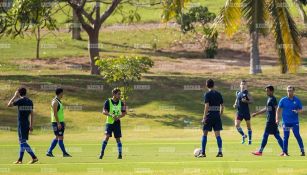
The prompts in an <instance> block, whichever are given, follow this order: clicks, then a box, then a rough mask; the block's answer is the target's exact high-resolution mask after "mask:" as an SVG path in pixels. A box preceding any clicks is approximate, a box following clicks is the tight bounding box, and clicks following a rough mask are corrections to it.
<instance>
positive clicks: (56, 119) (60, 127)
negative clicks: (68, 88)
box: [52, 100, 62, 129]
mask: <svg viewBox="0 0 307 175" xmlns="http://www.w3.org/2000/svg"><path fill="white" fill-rule="evenodd" d="M58 106H59V103H58V102H57V101H56V100H53V101H52V109H53V115H54V118H55V121H56V123H57V125H58V128H59V129H62V125H61V123H60V121H59V117H58Z"/></svg>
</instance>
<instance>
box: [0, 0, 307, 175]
mask: <svg viewBox="0 0 307 175" xmlns="http://www.w3.org/2000/svg"><path fill="white" fill-rule="evenodd" d="M193 2H194V1H193ZM198 2H199V1H195V2H194V3H195V4H194V5H197V4H198ZM223 3H224V1H223V0H217V1H212V0H208V1H201V2H200V3H199V4H204V5H207V6H208V7H209V9H210V10H212V11H213V12H218V10H219V8H220V7H222V6H223ZM192 5H193V4H192ZM132 8H134V7H131V6H129V5H127V7H126V10H129V9H132ZM291 10H292V11H293V12H294V15H295V17H296V20H297V21H299V20H300V19H299V18H298V14H297V12H296V11H295V10H294V6H291ZM65 11H66V12H69V9H65ZM139 12H140V13H141V16H142V20H141V21H140V22H139V23H140V24H138V25H140V27H142V26H141V25H142V24H143V25H146V24H144V23H154V24H156V25H164V24H160V23H157V22H159V21H160V13H161V9H160V8H159V7H157V8H156V9H151V8H149V7H140V8H139ZM153 14H155V15H153ZM56 18H57V19H58V21H59V22H60V23H61V25H62V26H61V27H62V29H63V28H65V26H67V24H66V23H65V22H66V21H67V17H65V15H64V14H58V15H57V16H56ZM120 20H121V17H120V16H119V15H118V14H115V15H113V16H112V17H111V18H109V19H108V20H107V21H106V24H105V25H108V26H110V27H111V28H106V29H103V30H102V31H101V34H100V36H99V37H100V38H99V39H100V44H101V48H100V49H101V50H100V51H101V52H100V55H101V56H102V57H109V56H118V55H143V56H149V57H150V58H151V59H153V60H154V62H155V64H156V65H155V66H154V67H153V68H152V69H150V71H149V72H148V73H146V74H144V75H143V78H142V79H141V80H140V81H138V82H136V83H135V84H134V85H135V88H134V91H133V93H132V94H131V97H130V98H129V101H128V115H127V116H126V117H125V118H123V119H122V129H123V138H122V142H123V160H117V148H116V142H115V140H114V138H111V139H110V141H109V144H108V146H107V149H106V153H105V157H104V159H103V160H99V159H98V154H99V152H100V149H101V142H102V139H103V137H104V124H105V117H104V116H103V115H102V114H101V111H102V107H103V103H104V101H105V100H106V99H107V98H109V97H110V92H111V89H112V88H113V87H115V86H116V85H114V84H108V83H106V82H105V80H104V79H103V78H102V77H101V76H93V75H89V67H88V61H89V60H88V51H87V36H86V34H85V33H84V32H82V38H83V40H82V41H73V40H71V39H70V35H71V34H70V33H67V32H64V31H63V30H61V31H60V32H56V33H55V35H52V34H49V35H47V36H46V38H44V39H43V40H42V44H45V46H46V47H44V48H41V58H42V59H40V60H37V59H35V39H34V36H26V37H25V38H23V39H22V38H16V39H11V38H8V37H4V38H1V39H0V46H1V47H0V99H1V105H0V153H1V154H0V174H29V175H30V174H67V175H73V174H106V175H107V174H112V175H118V174H120V175H121V174H123V175H125V174H129V175H131V174H136V175H138V174H157V175H170V174H176V175H178V174H206V175H207V174H208V175H216V174H223V175H224V174H252V175H254V174H255V175H256V174H261V175H264V174H291V175H292V174H302V175H303V174H307V167H306V165H307V159H306V157H300V156H299V154H300V152H299V148H298V145H297V142H296V140H295V139H294V136H293V134H291V135H290V140H289V154H290V157H280V156H278V155H279V153H280V152H281V150H280V148H279V147H278V144H277V142H276V141H275V138H274V137H273V136H270V138H269V142H268V144H267V147H266V148H265V150H264V155H263V156H262V157H255V156H253V155H252V154H251V152H252V151H255V150H257V149H258V147H259V145H260V142H261V139H262V134H263V130H264V126H265V116H264V115H261V116H257V117H256V118H253V119H252V127H253V144H252V145H247V144H245V145H242V144H241V137H240V135H239V134H238V133H237V131H236V129H235V128H234V121H233V119H234V117H235V110H234V109H233V108H232V105H233V102H234V98H235V92H236V90H238V88H239V86H238V84H239V82H240V80H241V79H246V80H247V81H248V83H249V90H250V92H251V93H252V95H253V97H254V99H255V103H254V104H252V105H251V107H250V109H251V111H255V110H258V109H260V108H262V107H263V106H264V105H265V103H266V96H265V91H264V89H263V87H264V86H266V85H267V84H272V85H274V86H275V89H276V93H275V95H276V97H277V98H278V99H280V98H281V97H283V96H285V93H286V91H285V87H286V86H287V85H288V84H292V85H294V86H296V87H297V91H296V94H297V95H298V96H299V97H300V99H301V100H302V102H303V105H304V106H306V104H307V85H306V81H307V78H306V77H307V69H306V65H307V64H306V63H307V59H306V58H307V52H306V51H305V50H307V49H306V44H305V45H303V46H302V51H303V54H302V57H303V58H304V59H303V66H305V67H302V68H301V69H300V70H299V72H298V74H285V75H282V74H280V73H279V67H278V66H277V64H272V65H271V64H265V61H266V60H265V58H266V57H261V62H262V64H263V73H262V74H259V75H254V76H252V75H249V74H248V71H249V67H248V65H246V64H244V63H245V62H246V59H247V60H248V53H247V52H246V51H240V52H239V51H236V50H233V48H231V46H232V45H231V44H236V43H239V44H240V43H241V42H236V41H237V40H238V38H241V40H245V39H246V38H244V31H241V32H239V34H238V38H236V37H235V38H234V39H233V40H229V42H230V44H229V46H225V45H223V44H224V43H219V44H221V45H222V46H223V47H219V53H221V54H220V55H218V57H217V58H216V59H212V60H211V59H205V58H203V56H202V55H203V53H202V51H201V50H189V49H186V50H185V49H178V48H179V46H178V45H180V44H182V45H185V44H187V45H191V44H192V45H193V44H194V42H193V34H187V35H183V34H182V33H180V31H179V29H178V28H174V27H162V28H148V27H147V28H146V27H145V29H137V28H133V27H131V26H130V27H129V26H128V27H126V28H125V27H123V28H120V27H118V26H113V27H115V28H116V27H117V28H116V29H114V28H113V29H114V30H113V29H112V25H114V24H118V23H120ZM243 30H244V29H243ZM242 38H243V39H242ZM239 40H240V39H239ZM261 40H262V41H264V40H268V39H267V38H261ZM302 40H304V39H302ZM304 41H305V40H304ZM178 43H179V44H178ZM267 43H269V46H270V42H269V41H267ZM304 43H306V41H305V42H304ZM264 44H266V43H264ZM140 45H141V46H144V48H139V47H137V46H140ZM153 45H156V46H157V47H156V49H154V48H152V47H151V46H153ZM174 48H175V49H174ZM266 51H267V50H266V48H265V49H263V50H260V52H261V56H262V54H264V53H265V52H266ZM246 55H247V56H246ZM270 56H272V55H270ZM271 59H272V60H271V61H272V62H274V61H276V60H277V57H276V56H275V57H274V55H273V56H272V58H271ZM221 62H222V63H224V67H223V65H222V66H221V67H219V66H220V64H218V63H221ZM206 64H207V65H208V67H205V68H203V67H201V66H202V65H206ZM240 64H242V65H240ZM191 67H192V68H191ZM189 68H190V69H189ZM193 68H194V69H197V70H196V71H195V70H193ZM203 69H208V71H207V72H204V71H203ZM208 78H213V79H214V80H215V82H216V86H217V89H218V90H219V91H220V92H221V93H222V94H223V97H224V101H225V112H224V115H223V116H222V121H223V128H224V130H223V131H222V133H221V135H222V139H223V150H224V151H223V152H224V157H223V158H216V157H215V156H216V153H217V145H216V139H215V137H214V135H213V133H211V134H210V135H209V137H208V145H207V157H206V158H203V159H197V158H195V157H194V156H193V151H194V149H195V148H199V147H200V145H201V143H200V142H201V136H202V131H201V125H200V122H201V119H202V115H203V104H202V100H203V93H204V92H205V91H206V89H205V88H204V82H205V80H206V79H208ZM21 85H24V86H26V87H27V88H28V90H29V97H30V98H31V99H32V100H33V102H34V109H35V126H34V132H33V133H32V134H31V135H30V140H29V143H30V145H31V146H32V148H33V149H34V151H35V152H36V154H37V156H38V158H39V162H38V163H37V164H34V165H28V164H27V162H28V161H29V160H30V157H29V156H28V154H25V157H24V164H23V165H14V164H12V163H13V162H14V161H16V159H17V158H18V152H19V145H18V139H17V131H16V130H17V129H16V127H17V126H16V125H17V116H16V115H17V114H16V112H17V111H16V109H14V108H7V107H6V104H7V102H8V101H9V99H10V98H11V97H12V95H13V94H14V92H15V90H16V89H17V88H18V87H19V86H21ZM56 86H61V87H63V88H64V89H65V95H64V99H63V102H64V105H65V107H66V108H65V118H66V124H67V128H66V131H65V145H66V148H67V150H68V151H69V153H71V155H72V156H73V157H72V158H63V157H62V155H61V151H60V149H59V147H57V148H56V149H55V151H54V154H55V156H56V157H55V158H49V157H46V156H45V153H46V151H47V149H48V147H49V144H50V142H51V140H52V139H53V137H54V136H53V131H52V130H51V126H50V102H51V99H52V98H53V97H54V92H53V89H54V88H55V87H56ZM138 87H145V88H144V89H143V88H138ZM306 117H307V113H306V111H304V113H303V114H302V115H301V118H300V122H301V125H300V126H301V135H302V137H303V140H304V141H305V144H307V142H306V139H307V118H306ZM242 127H243V128H244V130H245V131H246V125H245V123H242ZM280 131H281V129H280ZM281 134H282V133H281ZM282 135H283V134H282Z"/></svg>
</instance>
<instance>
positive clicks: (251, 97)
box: [246, 94, 254, 104]
mask: <svg viewBox="0 0 307 175" xmlns="http://www.w3.org/2000/svg"><path fill="white" fill-rule="evenodd" d="M247 97H248V100H247V101H246V103H248V104H251V103H254V98H253V96H251V95H250V94H247Z"/></svg>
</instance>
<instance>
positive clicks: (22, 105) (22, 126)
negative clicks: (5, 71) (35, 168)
mask: <svg viewBox="0 0 307 175" xmlns="http://www.w3.org/2000/svg"><path fill="white" fill-rule="evenodd" d="M26 95H27V90H26V88H23V87H22V88H19V89H18V91H16V92H15V95H14V96H13V98H11V100H10V101H9V102H8V104H7V106H8V107H13V106H17V107H18V122H17V125H18V126H17V131H18V137H19V144H20V152H19V158H18V160H17V161H16V162H14V163H15V164H22V159H23V155H24V152H25V151H27V152H28V153H29V154H30V156H31V157H32V161H30V162H29V163H30V164H33V163H36V162H37V161H38V159H37V157H36V156H35V154H34V152H33V151H32V149H31V147H30V145H29V144H28V143H27V140H28V139H29V132H31V131H33V118H34V113H33V102H32V101H31V100H30V99H29V98H28V97H26ZM29 116H30V120H29Z"/></svg>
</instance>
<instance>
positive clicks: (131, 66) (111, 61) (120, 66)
mask: <svg viewBox="0 0 307 175" xmlns="http://www.w3.org/2000/svg"><path fill="white" fill-rule="evenodd" d="M96 65H97V66H98V67H99V68H100V70H101V75H102V76H103V77H104V79H105V80H106V81H107V82H108V83H119V84H120V88H121V90H122V94H123V100H124V101H126V100H127V99H128V96H129V94H130V92H131V91H132V87H131V85H132V83H133V82H135V81H138V80H140V79H141V77H142V73H146V72H148V70H149V68H151V67H152V66H153V65H154V62H153V61H152V60H151V59H150V58H149V57H139V56H120V57H118V58H103V59H98V60H97V61H96Z"/></svg>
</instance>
